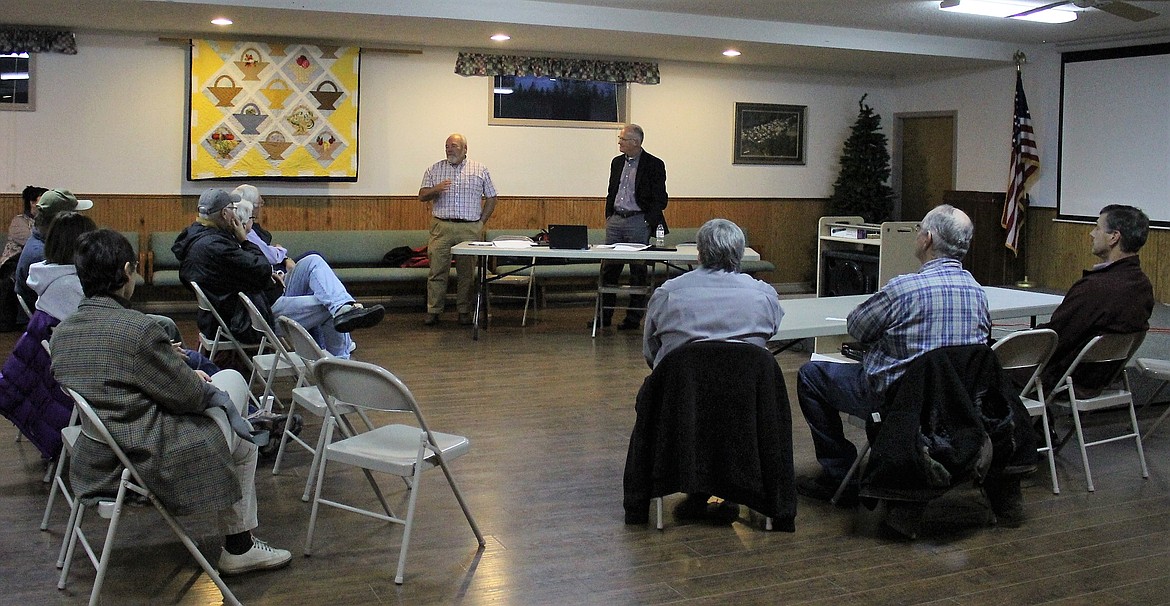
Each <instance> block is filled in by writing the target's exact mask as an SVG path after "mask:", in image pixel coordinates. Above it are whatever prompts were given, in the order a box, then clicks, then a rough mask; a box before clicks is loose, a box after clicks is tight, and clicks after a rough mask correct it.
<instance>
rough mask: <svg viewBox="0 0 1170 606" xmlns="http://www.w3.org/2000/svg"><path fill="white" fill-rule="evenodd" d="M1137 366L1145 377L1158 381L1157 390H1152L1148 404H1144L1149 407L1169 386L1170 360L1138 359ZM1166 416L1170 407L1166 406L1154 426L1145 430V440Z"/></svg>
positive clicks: (1169, 413)
mask: <svg viewBox="0 0 1170 606" xmlns="http://www.w3.org/2000/svg"><path fill="white" fill-rule="evenodd" d="M1137 366H1138V368H1140V369H1141V371H1142V373H1144V374H1145V375H1146V376H1148V377H1150V378H1152V379H1155V380H1157V381H1158V388H1157V389H1155V390H1154V393H1153V394H1151V395H1150V400H1149V402H1147V403H1146V404H1145V406H1149V405H1150V404H1153V403H1154V402H1156V401H1157V400H1158V396H1159V395H1161V393H1162V390H1163V389H1166V386H1167V385H1170V360H1159V359H1156V358H1138V359H1137ZM1167 416H1170V406H1167V407H1166V410H1165V411H1163V412H1162V414H1161V415H1159V416H1158V418H1157V419H1155V420H1154V424H1153V425H1150V428H1149V429H1147V430H1146V437H1147V438H1149V437H1150V436H1152V435H1154V431H1155V430H1157V429H1158V426H1159V425H1161V424H1162V421H1165V420H1166V417H1167Z"/></svg>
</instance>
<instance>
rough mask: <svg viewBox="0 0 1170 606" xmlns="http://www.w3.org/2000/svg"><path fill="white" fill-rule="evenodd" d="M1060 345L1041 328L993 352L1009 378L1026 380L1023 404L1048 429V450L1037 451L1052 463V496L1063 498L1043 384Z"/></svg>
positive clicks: (1008, 338)
mask: <svg viewBox="0 0 1170 606" xmlns="http://www.w3.org/2000/svg"><path fill="white" fill-rule="evenodd" d="M1056 342H1057V335H1056V331H1054V330H1051V329H1048V328H1037V329H1033V330H1021V331H1018V332H1013V333H1011V334H1010V335H1008V336H1006V337H1004V338H1002V339H1000V340H999V341H996V343H995V345H992V346H991V349H992V351H994V352H995V356H996V357H997V358H998V359H999V364H1000V366H1002V367H1003V369H1004V371H1005V372H1006V373H1007V375H1008V376H1009V377H1011V378H1013V379H1016V380H1022V383H1023V388H1022V389H1021V390H1020V401H1021V402H1022V403H1023V404H1024V408H1026V409H1027V410H1028V414H1029V415H1031V416H1033V417H1040V420H1041V424H1042V425H1043V426H1044V446H1042V447H1040V448H1037V449H1036V450H1037V452H1040V453H1042V454H1044V456H1045V457H1046V458H1047V459H1048V471H1049V472H1050V473H1051V474H1052V493H1053V494H1060V483H1059V480H1058V479H1057V477H1056V456H1055V452H1053V450H1052V429H1051V425H1050V424H1049V421H1048V407H1047V406H1046V405H1045V403H1044V400H1045V398H1044V384H1043V382H1042V381H1041V380H1040V377H1041V375H1042V374H1043V373H1044V369H1045V367H1047V365H1048V361H1049V360H1051V359H1052V354H1053V353H1054V352H1055V351H1056ZM1025 377H1026V378H1025Z"/></svg>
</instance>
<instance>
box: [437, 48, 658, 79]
mask: <svg viewBox="0 0 1170 606" xmlns="http://www.w3.org/2000/svg"><path fill="white" fill-rule="evenodd" d="M455 73H457V74H459V75H461V76H538V77H547V78H566V79H569V80H598V81H602V82H634V83H636V84H658V82H659V77H658V64H657V63H655V62H652V61H603V60H596V59H563V58H557V57H523V56H520V55H491V54H487V53H459V58H458V59H456V60H455Z"/></svg>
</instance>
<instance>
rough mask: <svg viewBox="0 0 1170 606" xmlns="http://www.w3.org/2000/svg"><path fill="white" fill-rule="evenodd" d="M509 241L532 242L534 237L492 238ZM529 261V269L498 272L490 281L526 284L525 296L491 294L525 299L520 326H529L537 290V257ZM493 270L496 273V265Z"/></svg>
mask: <svg viewBox="0 0 1170 606" xmlns="http://www.w3.org/2000/svg"><path fill="white" fill-rule="evenodd" d="M508 241H512V242H527V243H529V244H531V243H532V238H530V237H528V236H521V235H503V236H496V237H495V238H492V242H508ZM516 252H517V253H522V252H523V249H522V248H521V249H519V250H517V251H516ZM516 256H517V257H523V256H524V255H522V254H517V255H516ZM528 262H529V265H530V266H529V267H528V268H527V269H521V270H518V271H515V272H512V273H508V274H505V275H498V274H497V275H496V277H495V278H493V279H492V281H491V282H490V284H498V285H513V286H524V287H525V293H524V296H523V297H521V296H520V295H490V297H495V298H497V299H524V315H522V316H521V317H520V326H527V325H528V306H529V305H530V304H531V303H532V301H533V298H532V295H533V292H534V291H535V290H536V257H531V258H529V260H528ZM492 272H493V273H496V270H495V268H494V267H493V268H492ZM489 294H490V293H489Z"/></svg>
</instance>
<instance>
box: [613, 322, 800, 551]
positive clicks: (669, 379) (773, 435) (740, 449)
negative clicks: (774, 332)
mask: <svg viewBox="0 0 1170 606" xmlns="http://www.w3.org/2000/svg"><path fill="white" fill-rule="evenodd" d="M636 410H637V415H638V416H637V421H636V422H635V424H634V430H633V433H632V434H631V436H630V445H629V451H628V453H627V455H626V468H625V482H624V483H625V501H624V505H625V510H626V520H627V522H630V523H635V522H640V521H645V520H647V519H648V517H649V513H648V512H649V502H650V499H652V498H655V497H661V496H664V495H668V494H673V493H676V492H686V493H705V494H713V495H716V496H719V497H722V498H724V499H727V500H729V501H733V502H735V503H739V504H742V505H746V506H747V507H749V508H751V509H753V510H755V511H757V512H759V513H761V514H763V515H765V516H769V517H772V518H773V519H774V524H775V525H776V527H777V528H779V529H782V530H792V529H793V528H794V526H793V520H794V518H795V517H796V490H795V484H794V482H793V463H792V413H791V409H790V407H789V403H788V390H787V388H786V387H785V384H784V376H783V374H782V373H781V371H780V367H779V366H778V365H777V364H776V361H775V359H774V358H773V357H772V355H771V354H770V353H768V351H767V350H766V349H764V348H762V347H759V346H756V345H749V344H745V343H728V342H719V341H699V342H696V343H690V344H687V345H684V346H682V347H679V348H678V349H676V350H675V351H673V352H671V353H670V354H669V355H667V357H666V358H664V359H663V360H662V363H660V364H659V365H658V367H657V368H656V369H655V370H654V372H653V373H651V375H650V376H649V377H647V378H646V380H645V382H643V384H642V389H641V390H640V391H639V393H638V401H637V405H636Z"/></svg>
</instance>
